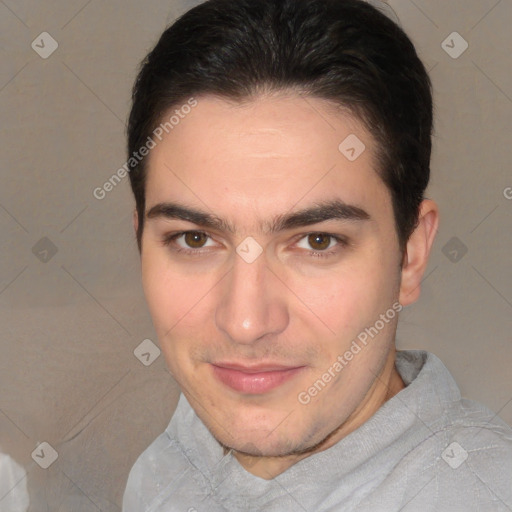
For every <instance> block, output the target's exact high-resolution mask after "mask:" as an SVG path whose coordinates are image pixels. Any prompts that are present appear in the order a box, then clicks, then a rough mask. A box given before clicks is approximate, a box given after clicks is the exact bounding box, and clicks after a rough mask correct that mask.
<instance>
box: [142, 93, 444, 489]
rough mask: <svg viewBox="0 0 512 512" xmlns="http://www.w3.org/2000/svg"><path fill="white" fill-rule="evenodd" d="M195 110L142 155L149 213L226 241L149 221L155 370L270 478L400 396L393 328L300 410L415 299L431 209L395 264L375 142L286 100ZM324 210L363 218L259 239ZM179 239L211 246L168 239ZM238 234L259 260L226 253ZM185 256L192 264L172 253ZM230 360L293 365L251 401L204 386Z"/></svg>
mask: <svg viewBox="0 0 512 512" xmlns="http://www.w3.org/2000/svg"><path fill="white" fill-rule="evenodd" d="M197 99H198V105H197V107H195V108H194V109H193V110H192V112H191V113H190V114H188V115H187V116H186V118H185V119H184V120H182V121H181V122H180V124H179V125H177V126H176V127H175V128H174V129H173V130H172V131H171V132H169V134H168V135H166V136H165V138H164V139H163V140H162V142H160V143H159V144H158V145H157V146H156V147H155V148H154V149H153V150H152V151H151V154H150V155H149V161H148V164H149V165H148V180H147V186H146V212H148V211H149V210H150V209H151V208H152V206H154V205H156V204H158V203H160V202H165V201H172V202H175V203H179V204H180V205H182V206H186V207H189V208H195V209H200V210H203V211H206V212H208V213H212V214H214V215H216V216H218V217H220V218H222V219H225V220H226V222H228V223H230V224H231V225H232V227H233V229H234V232H230V231H227V230H220V229H210V228H208V229H205V228H204V226H200V225H198V224H195V223H192V222H190V221H184V220H180V219H169V218H165V217H162V216H160V217H154V218H146V220H145V226H144V233H143V238H142V253H141V263H142V281H143V287H144V293H145V296H146V299H147V302H148V306H149V309H150V313H151V316H152V319H153V323H154V326H155V329H156V331H157V335H158V339H159V342H160V345H161V348H162V351H163V353H164V356H165V358H166V362H167V364H168V366H169V368H170V370H171V372H172V374H173V376H174V377H175V379H176V380H177V382H178V383H179V385H180V387H181V389H182V391H183V393H184V394H185V396H186V397H187V399H188V400H189V402H190V403H191V405H192V407H193V408H194V410H195V411H196V413H197V415H198V416H199V417H200V418H201V420H202V421H203V422H204V424H205V425H206V426H207V427H208V428H209V429H210V431H211V432H212V434H213V435H214V436H215V438H216V439H217V440H218V441H219V442H220V443H221V444H222V445H223V446H225V447H227V448H230V449H232V450H233V453H234V455H235V456H236V458H237V459H238V461H239V462H240V464H241V465H242V466H243V467H244V468H245V469H246V470H247V471H249V472H251V473H252V474H254V475H257V476H259V477H261V478H266V479H269V478H273V477H275V476H276V475H278V474H280V473H282V472H283V471H285V470H286V469H287V468H289V467H290V466H292V465H293V464H295V463H296V462H298V461H299V460H301V459H303V458H304V457H308V456H310V455H311V454H312V453H316V452H318V451H321V450H325V449H327V448H329V447H330V446H332V445H334V444H335V443H336V442H338V441H339V440H340V439H342V438H343V437H345V436H347V435H348V434H349V433H350V432H352V431H353V430H355V429H356V428H358V427H359V426H360V425H361V424H362V423H363V422H365V421H366V420H367V419H368V418H370V417H371V416H372V415H373V414H374V413H375V412H376V411H377V410H378V409H379V408H380V407H381V406H382V404H383V403H384V402H385V401H386V400H389V399H390V398H391V397H393V396H394V395H395V394H396V393H398V392H399V391H400V390H401V389H403V388H404V383H403V381H402V379H401V377H400V375H399V374H398V372H397V371H396V368H395V364H394V363H395V354H396V351H395V342H394V340H395V332H396V325H397V320H398V315H397V316H396V317H395V318H394V319H393V320H392V321H390V322H389V323H387V324H386V325H385V327H384V328H383V329H382V330H381V331H379V333H378V335H377V336H375V337H374V338H373V339H371V341H370V342H369V343H368V345H367V346H365V347H364V348H363V349H362V350H361V351H360V352H359V353H358V354H357V355H355V356H354V358H353V359H352V360H351V361H350V363H349V364H348V365H347V366H346V367H344V368H343V369H342V371H340V372H338V373H337V374H336V377H335V378H333V379H332V380H331V381H330V382H329V383H328V384H327V385H326V386H325V388H324V389H322V390H321V392H319V393H318V394H317V395H316V396H315V397H313V398H312V399H311V401H310V402H309V403H308V404H307V405H304V404H302V403H300V402H299V401H298V398H297V397H298V394H299V393H300V392H302V391H305V390H308V388H310V387H311V386H312V385H313V383H314V382H315V381H317V380H318V379H319V378H321V376H322V375H323V374H324V373H325V372H326V371H327V370H328V369H329V368H330V367H332V365H333V363H334V362H335V361H336V360H337V357H338V356H339V355H341V354H344V353H345V352H346V351H347V350H348V349H349V347H350V344H351V342H352V340H354V339H356V337H357V335H358V334H359V333H361V332H362V331H364V329H365V328H367V327H369V326H372V325H374V324H375V322H376V320H378V319H379V317H380V315H381V314H383V313H385V312H386V311H387V310H388V309H389V308H391V306H392V304H393V303H395V302H396V301H399V302H400V303H401V304H402V305H403V306H406V305H408V304H411V303H412V302H414V301H415V300H416V299H417V298H418V296H419V293H420V282H421V278H422V276H423V274H424V271H425V268H426V265H427V261H428V255H429V252H430V249H431V246H432V243H433V240H434V236H435V232H436V230H437V226H438V209H437V206H436V204H435V203H434V202H432V201H430V200H424V201H423V203H422V205H421V210H420V218H419V224H418V227H417V228H416V230H415V231H414V233H413V234H412V236H411V237H410V239H409V241H408V244H407V249H406V251H405V253H404V254H402V253H401V251H400V249H399V245H398V239H397V233H396V228H395V222H394V217H393V210H392V203H391V196H390V193H389V191H388V189H387V188H386V186H385V185H384V183H383V182H382V180H381V179H380V178H379V176H378V174H377V173H376V171H375V166H374V151H375V148H374V142H373V140H372V138H371V136H370V135H369V134H368V132H367V131H366V130H365V129H364V128H363V126H362V124H361V123H359V122H358V121H357V120H356V119H354V118H352V117H350V116H349V115H348V114H347V113H344V112H342V111H341V110H335V109H334V108H333V105H332V104H330V103H328V102H327V101H325V100H321V99H318V98H307V99H306V98H303V97H301V96H299V95H297V94H296V93H292V92H289V93H285V94H283V93H281V94H279V95H276V94H274V95H265V96H259V97H257V98H254V99H252V100H250V101H248V102H245V103H244V104H236V103H230V102H227V101H225V100H222V99H219V98H215V97H212V96H203V97H199V98H197ZM350 134H356V135H357V137H358V138H359V139H360V140H361V141H363V142H364V144H365V146H366V150H365V151H364V152H363V153H362V154H361V155H360V156H359V157H358V158H357V159H356V160H355V161H353V162H351V161H349V160H348V159H347V158H346V157H345V156H344V155H343V154H342V153H341V152H340V151H339V150H338V146H339V144H340V143H341V142H342V141H343V140H344V139H345V138H346V137H347V136H348V135H350ZM334 199H338V200H341V201H343V202H344V203H347V204H350V205H355V206H357V207H359V208H361V209H364V210H365V211H366V212H367V213H368V214H369V216H370V219H368V220H363V221H354V220H343V219H342V220H340V219H331V220H327V221H323V222H319V223H316V224H312V225H308V226H298V227H295V228H291V229H287V230H284V231H279V232H273V233H269V232H268V231H266V230H265V228H266V227H268V225H269V224H270V223H271V221H272V219H274V218H275V217H276V216H279V215H283V214H287V213H290V212H295V211H297V210H301V209H304V208H307V207H310V206H312V205H315V203H321V202H325V201H330V200H334ZM137 225H138V219H137V214H136V212H135V214H134V228H135V229H137ZM187 230H190V231H196V232H197V231H199V232H203V233H206V235H207V236H204V237H203V236H202V235H199V236H198V237H197V236H196V238H194V237H193V236H192V237H191V236H190V235H189V236H187V237H185V236H181V237H180V238H177V239H175V240H174V241H173V242H172V243H171V245H165V243H164V242H163V239H164V237H165V236H166V235H168V234H176V233H180V232H182V231H187ZM310 233H328V234H332V235H334V236H339V237H345V239H346V240H347V244H346V245H342V244H340V243H338V242H336V240H335V239H333V238H329V237H328V236H327V235H324V238H321V239H320V240H321V241H322V242H325V241H327V245H328V248H327V249H323V248H324V247H325V245H326V244H325V243H323V244H318V243H316V241H317V240H318V239H313V242H311V238H310V237H308V235H309V234H310ZM248 236H251V237H253V238H254V239H255V240H256V241H257V242H258V244H259V245H260V246H261V247H262V249H263V252H262V253H261V254H260V255H259V256H258V257H257V258H256V260H255V261H253V262H252V263H248V262H246V261H245V260H244V259H243V258H242V257H240V256H239V255H238V254H237V252H236V248H237V246H238V245H239V244H241V242H242V241H243V240H244V239H245V238H246V237H248ZM187 248H188V249H189V250H191V251H196V252H195V253H194V254H193V255H188V254H184V253H180V252H178V251H177V250H178V249H187ZM315 251H316V256H315ZM322 252H323V253H325V252H330V253H331V254H330V255H328V256H324V257H319V256H318V253H322ZM227 360H229V361H236V362H239V363H242V364H247V365H250V364H255V363H256V362H261V361H265V362H272V363H279V364H286V365H288V366H302V367H303V368H302V369H301V371H300V372H298V373H297V374H296V375H294V376H293V378H292V379H290V380H288V381H287V382H285V383H284V384H283V385H281V386H279V387H278V388H276V389H273V390H271V391H268V392H265V393H262V394H256V395H250V394H247V393H240V392H236V391H234V390H232V389H231V388H228V387H226V386H225V385H224V384H223V383H222V382H220V381H219V380H218V379H217V378H216V377H215V376H214V373H213V371H212V366H211V363H215V362H219V361H227Z"/></svg>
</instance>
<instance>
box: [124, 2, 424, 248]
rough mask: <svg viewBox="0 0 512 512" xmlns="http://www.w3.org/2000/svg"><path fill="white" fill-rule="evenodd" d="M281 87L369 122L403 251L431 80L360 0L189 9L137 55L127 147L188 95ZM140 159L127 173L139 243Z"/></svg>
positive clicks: (412, 222) (414, 216) (417, 188)
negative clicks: (140, 59) (139, 59)
mask: <svg viewBox="0 0 512 512" xmlns="http://www.w3.org/2000/svg"><path fill="white" fill-rule="evenodd" d="M288 89H289V90H292V91H296V92H298V93H301V94H305V95H307V96H310V97H317V98H322V99H327V100H331V101H332V102H334V103H335V104H338V105H341V106H342V107H344V108H345V109H346V110H348V112H350V113H351V114H353V115H354V116H355V117H356V118H357V119H359V120H360V121H361V122H362V123H363V124H364V126H365V127H366V128H367V130H368V131H369V132H370V133H371V134H372V136H373V137H374V139H375V141H376V143H377V167H378V168H377V169H376V171H377V172H378V174H379V176H380V177H381V179H382V180H383V182H384V184H385V185H386V186H387V187H388V189H389V191H390V193H391V198H392V203H393V210H394V217H395V224H396V230H397V234H398V240H399V244H400V248H401V250H402V251H403V250H404V248H405V244H406V243H407V240H408V239H409V236H410V235H411V233H412V232H413V231H414V229H415V227H416V226H417V223H418V213H419V206H420V203H421V201H422V200H423V198H424V192H425V189H426V187H427V185H428V181H429V176H430V155H431V146H432V142H431V137H432V122H433V121H432V118H433V112H432V110H433V106H432V86H431V82H430V79H429V76H428V74H427V71H426V69H425V67H424V65H423V64H422V62H421V60H420V59H419V57H418V55H417V53H416V50H415V48H414V46H413V44H412V42H411V41H410V39H409V38H408V37H407V35H406V34H405V33H404V31H403V30H402V29H401V28H400V27H399V26H398V25H397V24H396V23H394V22H393V21H391V19H389V18H388V17H387V16H385V15H384V14H383V13H382V12H380V11H379V10H378V9H376V8H375V7H373V6H372V5H370V4H368V3H366V2H364V1H362V0H236V1H233V0H209V1H206V2H204V3H202V4H200V5H198V6H196V7H194V8H193V9H191V10H189V11H188V12H186V13H185V14H184V15H183V16H181V17H180V18H179V19H178V20H176V21H175V22H174V23H173V24H172V25H171V26H170V27H169V28H167V29H166V30H165V32H164V33H163V34H162V35H161V37H160V39H159V41H158V43H157V44H156V46H155V47H154V49H153V50H152V51H151V52H150V53H149V54H148V55H147V56H146V58H145V59H144V60H143V62H142V64H141V68H140V71H139V74H138V76H137V79H136V82H135V85H134V87H133V93H132V109H131V112H130V116H129V121H128V155H129V157H130V156H132V155H133V153H134V152H137V151H138V150H139V149H140V148H141V147H142V146H144V145H145V144H146V141H147V140H148V137H149V136H150V135H151V134H152V133H153V131H154V130H155V128H156V127H157V126H158V125H159V124H160V123H161V122H162V120H163V118H164V115H165V114H166V113H168V112H169V111H170V109H171V108H173V107H176V106H178V105H179V104H180V103H186V102H187V100H188V99H190V98H191V97H192V96H194V97H198V96H200V95H206V94H211V95H215V96H218V97H221V98H225V99H228V100H234V101H240V102H242V101H245V100H250V99H251V98H254V97H256V96H257V95H258V94H260V93H262V92H264V91H265V92H266V91H270V92H273V91H276V92H277V91H286V90H288ZM340 142H341V141H340ZM132 160H133V159H132ZM146 161H147V158H143V159H141V160H140V161H138V160H137V161H136V163H134V165H133V166H132V168H131V170H130V173H129V175H130V182H131V187H132V190H133V193H134V196H135V201H136V208H137V213H138V216H139V227H138V231H137V234H136V236H137V243H138V247H139V250H141V247H142V232H143V228H144V213H145V182H146V173H147V169H146V167H147V166H146Z"/></svg>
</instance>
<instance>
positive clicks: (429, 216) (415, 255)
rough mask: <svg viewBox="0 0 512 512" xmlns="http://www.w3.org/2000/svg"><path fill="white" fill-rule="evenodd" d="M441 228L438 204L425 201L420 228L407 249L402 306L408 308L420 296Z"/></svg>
mask: <svg viewBox="0 0 512 512" xmlns="http://www.w3.org/2000/svg"><path fill="white" fill-rule="evenodd" d="M438 226H439V209H438V207H437V204H436V203H435V202H434V201H432V200H430V199H424V200H423V202H422V203H421V205H420V212H419V218H418V226H417V227H416V229H415V230H414V231H413V233H412V234H411V236H410V237H409V240H408V241H407V246H406V249H405V254H404V259H403V262H402V277H401V282H400V299H399V300H400V304H402V306H408V305H409V304H412V303H413V302H415V301H416V300H418V297H419V296H420V289H421V279H422V277H423V274H424V273H425V269H426V268H427V263H428V257H429V255H430V250H431V249H432V244H433V243H434V238H435V236H436V233H437V228H438Z"/></svg>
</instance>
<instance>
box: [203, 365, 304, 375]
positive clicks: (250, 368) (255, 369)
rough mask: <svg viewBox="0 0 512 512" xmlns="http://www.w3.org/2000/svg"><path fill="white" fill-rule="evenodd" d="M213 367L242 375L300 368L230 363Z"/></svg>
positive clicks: (299, 366) (294, 366)
mask: <svg viewBox="0 0 512 512" xmlns="http://www.w3.org/2000/svg"><path fill="white" fill-rule="evenodd" d="M212 364H213V366H218V367H220V368H226V369H228V370H238V371H239V372H244V373H262V372H277V371H283V370H293V369H295V368H301V367H302V365H298V366H296V365H285V364H272V363H266V364H262V363H260V364H254V365H247V364H240V363H231V362H218V363H212Z"/></svg>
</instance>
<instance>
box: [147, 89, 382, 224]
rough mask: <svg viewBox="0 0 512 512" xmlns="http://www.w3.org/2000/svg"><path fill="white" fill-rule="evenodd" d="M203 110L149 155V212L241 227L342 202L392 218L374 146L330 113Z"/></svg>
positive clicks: (202, 101)
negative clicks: (198, 213)
mask: <svg viewBox="0 0 512 512" xmlns="http://www.w3.org/2000/svg"><path fill="white" fill-rule="evenodd" d="M196 100H197V106H195V107H194V108H193V109H191V110H190V112H189V113H188V114H186V115H184V114H182V116H181V118H180V121H179V123H177V124H175V125H174V126H173V128H172V129H169V130H168V133H166V134H165V133H164V136H163V137H162V140H161V141H158V140H157V141H156V142H157V145H156V147H155V148H154V149H152V150H151V152H150V155H149V159H148V165H147V169H148V174H147V182H146V205H147V208H148V209H149V208H150V207H151V205H154V204H156V203H158V202H164V201H169V200H175V201H176V200H179V201H180V202H181V203H182V204H189V205H193V206H197V207H201V209H202V210H204V209H207V210H209V211H210V212H213V213H215V214H216V215H218V216H220V217H225V218H229V219H230V220H233V221H235V220H236V218H238V219H240V220H241V218H242V217H244V218H245V220H248V215H249V212H252V214H254V218H258V219H265V218H269V217H271V216H275V215H280V214H282V213H283V212H285V211H289V210H290V209H293V208H295V207H297V208H299V207H303V206H307V205H309V204H312V203H314V202H319V201H329V200H335V199H339V200H342V201H344V202H346V203H348V204H353V205H355V206H360V207H362V206H363V205H366V206H370V207H371V208H373V209H375V208H377V207H379V206H381V207H382V208H383V209H384V210H385V209H386V208H389V194H388V191H387V189H386V187H385V185H384V183H383V182H382V180H381V179H380V177H379V176H378V174H377V172H376V171H375V164H374V162H375V157H374V155H375V150H376V148H375V143H374V141H373V138H372V137H371V136H370V135H369V134H368V132H367V131H366V130H365V129H364V127H363V125H362V123H360V122H359V121H358V120H357V119H355V118H354V117H352V116H350V115H349V114H348V113H347V112H344V111H342V110H340V109H336V108H335V106H334V105H333V104H332V103H330V102H327V101H326V100H321V99H318V98H311V97H309V98H307V97H301V96H299V95H292V94H289V95H279V96H270V97H269V96H261V97H258V98H256V99H254V100H251V101H247V102H244V103H242V104H240V103H232V102H228V101H226V100H223V99H219V98H215V97H212V96H204V97H198V98H197V99H196ZM176 108H177V109H179V106H178V107H175V108H174V109H173V111H175V110H176ZM187 110H188V109H187ZM167 117H168V116H164V120H165V119H167ZM374 213H377V212H374ZM381 214H384V211H382V212H381Z"/></svg>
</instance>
